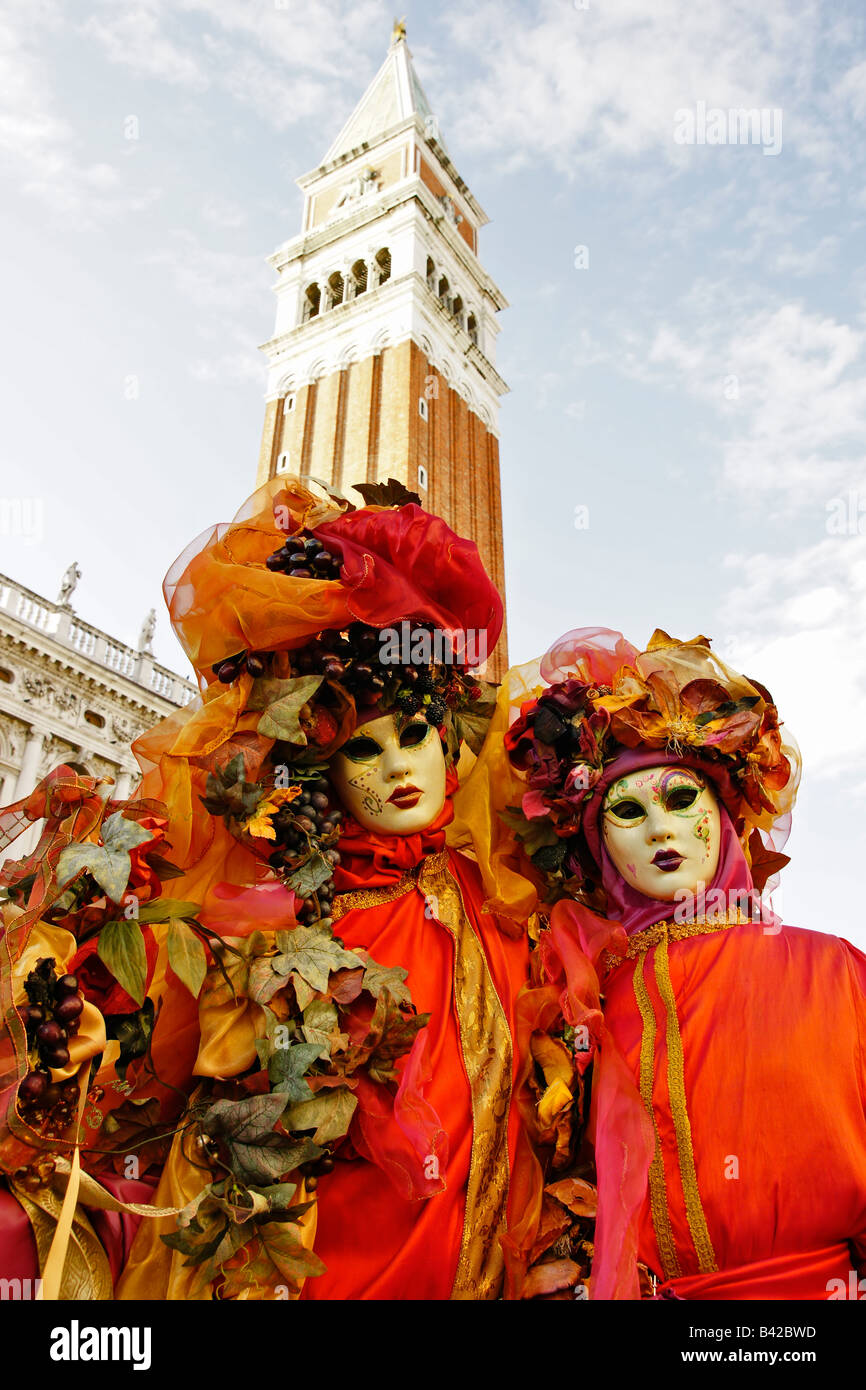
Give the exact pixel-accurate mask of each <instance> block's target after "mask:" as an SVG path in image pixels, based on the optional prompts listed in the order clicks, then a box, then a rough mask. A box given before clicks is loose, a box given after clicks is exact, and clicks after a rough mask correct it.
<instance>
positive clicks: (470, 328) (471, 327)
mask: <svg viewBox="0 0 866 1390" xmlns="http://www.w3.org/2000/svg"><path fill="white" fill-rule="evenodd" d="M466 332H467V333H468V334H469V336H470V338H471V339H472V341H473V343H474V344H475V346H476V347H477V346H478V324H477V322H476V319H475V315H474V314H470V315H469V317H468V319H467V320H466Z"/></svg>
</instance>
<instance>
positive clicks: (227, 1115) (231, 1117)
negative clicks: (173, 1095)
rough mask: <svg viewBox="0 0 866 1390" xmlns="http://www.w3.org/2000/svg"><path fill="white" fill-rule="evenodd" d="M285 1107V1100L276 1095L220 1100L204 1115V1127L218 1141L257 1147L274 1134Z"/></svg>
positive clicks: (206, 1132)
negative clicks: (235, 1142)
mask: <svg viewBox="0 0 866 1390" xmlns="http://www.w3.org/2000/svg"><path fill="white" fill-rule="evenodd" d="M285 1108H286V1102H285V1100H284V1099H283V1097H282V1096H274V1095H264V1096H249V1097H248V1098H247V1099H246V1100H217V1101H215V1102H214V1104H213V1105H211V1106H210V1108H209V1109H208V1111H207V1113H206V1114H205V1117H204V1119H203V1120H202V1128H203V1129H204V1132H205V1134H210V1135H211V1136H212V1137H213V1138H215V1139H225V1140H227V1141H229V1142H231V1141H237V1142H238V1143H244V1144H254V1143H256V1141H257V1140H260V1139H263V1138H264V1137H265V1136H266V1135H268V1134H271V1133H272V1132H273V1128H274V1125H275V1124H276V1122H277V1120H278V1119H279V1118H280V1116H281V1115H282V1113H283V1111H284V1110H285Z"/></svg>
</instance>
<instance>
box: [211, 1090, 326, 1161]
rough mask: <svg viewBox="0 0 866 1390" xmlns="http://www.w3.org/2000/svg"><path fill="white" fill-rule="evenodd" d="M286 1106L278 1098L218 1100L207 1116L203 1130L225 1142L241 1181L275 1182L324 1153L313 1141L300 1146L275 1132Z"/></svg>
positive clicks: (285, 1135)
mask: <svg viewBox="0 0 866 1390" xmlns="http://www.w3.org/2000/svg"><path fill="white" fill-rule="evenodd" d="M285 1105H286V1097H285V1096H284V1095H277V1094H271V1095H264V1096H250V1097H249V1098H248V1099H247V1100H240V1101H234V1100H218V1101H216V1102H215V1103H214V1104H213V1105H212V1106H211V1107H210V1108H209V1110H208V1111H207V1113H206V1115H205V1116H204V1119H203V1120H202V1128H203V1129H204V1131H205V1133H206V1134H210V1135H211V1136H212V1137H213V1138H215V1139H221V1140H223V1141H224V1143H225V1144H226V1146H227V1147H228V1150H229V1154H230V1157H231V1164H232V1170H233V1172H234V1173H235V1175H236V1176H237V1177H239V1178H241V1180H242V1181H244V1182H251V1183H272V1182H276V1181H277V1179H278V1178H282V1177H283V1176H284V1175H285V1174H286V1173H289V1172H291V1171H292V1169H293V1168H297V1167H298V1166H299V1165H300V1164H302V1163H310V1162H312V1161H313V1160H314V1159H315V1158H318V1157H320V1156H321V1152H322V1151H321V1149H320V1148H319V1147H318V1145H316V1144H314V1143H313V1142H312V1141H311V1140H309V1139H305V1140H302V1141H301V1142H298V1141H297V1140H294V1139H292V1138H291V1137H290V1136H289V1135H287V1134H278V1133H276V1132H275V1131H274V1125H275V1124H276V1122H277V1120H278V1119H279V1117H280V1115H281V1114H282V1112H283V1110H284V1109H285Z"/></svg>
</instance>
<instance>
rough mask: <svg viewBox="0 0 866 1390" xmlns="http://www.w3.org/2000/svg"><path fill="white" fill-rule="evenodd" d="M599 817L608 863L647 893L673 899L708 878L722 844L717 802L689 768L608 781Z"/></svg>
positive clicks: (648, 769) (641, 771)
mask: <svg viewBox="0 0 866 1390" xmlns="http://www.w3.org/2000/svg"><path fill="white" fill-rule="evenodd" d="M601 821H602V835H603V839H604V846H605V849H606V850H607V852H608V855H609V856H610V859H611V862H612V863H613V865H614V867H615V868H616V869H617V870H618V872H619V873H620V875H621V876H622V878H623V879H624V880H625V882H626V883H627V884H629V885H630V886H631V887H632V888H636V889H637V891H638V892H639V893H643V894H644V895H645V896H646V897H648V898H658V899H659V900H660V901H662V902H673V901H674V899H676V898H677V897H678V896H679V897H681V896H682V895H683V894H684V893H688V894H694V893H697V892H698V891H699V884H704V885H706V884H708V883H711V882H712V880H713V877H714V875H715V872H716V869H717V868H718V864H719V853H720V851H721V844H722V825H721V815H720V813H719V803H718V801H717V799H716V796H715V793H714V792H713V790H712V789H711V788H710V787H709V786H708V784H707V782H706V780H705V779H704V778H703V777H702V776H701V775H700V773H698V772H695V771H693V770H692V769H691V768H687V767H677V766H676V765H671V764H667V765H666V766H662V767H643V768H639V769H637V770H636V771H634V772H630V773H628V774H627V775H626V776H625V777H621V778H620V779H619V780H618V781H616V782H612V783H611V785H610V786H609V787H608V789H607V793H606V794H605V798H604V803H603V806H602V816H601Z"/></svg>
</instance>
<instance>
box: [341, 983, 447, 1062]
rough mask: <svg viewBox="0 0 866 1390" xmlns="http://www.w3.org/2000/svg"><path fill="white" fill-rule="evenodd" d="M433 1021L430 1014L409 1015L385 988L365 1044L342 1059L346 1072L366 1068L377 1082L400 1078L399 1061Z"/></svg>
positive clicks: (359, 1044) (374, 1013) (377, 1003)
mask: <svg viewBox="0 0 866 1390" xmlns="http://www.w3.org/2000/svg"><path fill="white" fill-rule="evenodd" d="M429 1021H430V1015H429V1014H412V1015H410V1016H409V1017H407V1016H406V1015H405V1014H404V1013H401V1011H400V1009H399V1007H398V1006H397V1004H396V1003H395V1002H394V1000H393V999H392V997H391V994H390V992H389V991H388V990H387V989H383V991H382V993H381V994H380V995H379V998H378V999H377V1000H376V1007H375V1009H374V1010H373V1017H372V1018H371V1019H370V1023H369V1025H368V1032H367V1035H366V1037H365V1038H364V1039H363V1041H362V1042H361V1043H355V1044H353V1045H352V1047H351V1048H350V1049H349V1052H348V1055H347V1056H346V1057H345V1059H343V1060H342V1066H343V1068H344V1070H345V1072H346V1074H347V1075H348V1074H350V1073H351V1072H353V1071H357V1070H358V1068H359V1067H366V1068H367V1074H368V1075H369V1076H370V1078H371V1080H373V1081H381V1082H387V1081H396V1079H397V1071H396V1067H395V1065H394V1064H395V1062H396V1061H397V1058H398V1057H402V1056H403V1055H404V1053H406V1052H408V1051H409V1050H410V1048H411V1047H412V1044H413V1043H414V1041H415V1038H416V1036H417V1034H418V1033H419V1031H420V1030H421V1029H422V1028H424V1027H426V1025H427V1024H428V1023H429Z"/></svg>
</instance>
